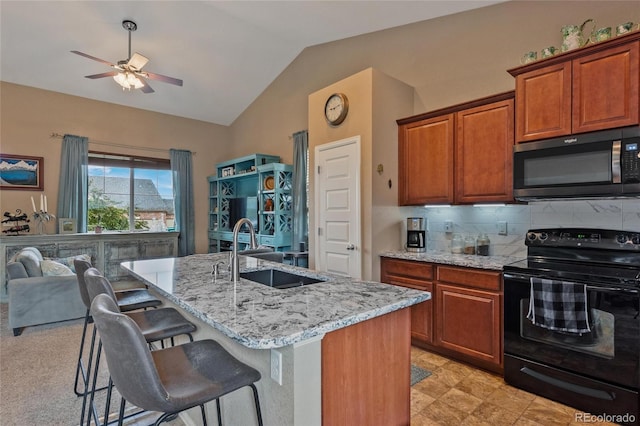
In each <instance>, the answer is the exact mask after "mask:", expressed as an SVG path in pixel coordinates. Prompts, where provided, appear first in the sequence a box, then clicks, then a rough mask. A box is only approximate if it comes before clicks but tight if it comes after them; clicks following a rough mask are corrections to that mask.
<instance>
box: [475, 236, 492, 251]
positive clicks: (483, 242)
mask: <svg viewBox="0 0 640 426" xmlns="http://www.w3.org/2000/svg"><path fill="white" fill-rule="evenodd" d="M490 243H491V241H489V236H488V235H487V234H480V235H478V238H477V239H476V254H477V255H479V256H489V244H490Z"/></svg>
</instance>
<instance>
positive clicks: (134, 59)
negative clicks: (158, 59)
mask: <svg viewBox="0 0 640 426" xmlns="http://www.w3.org/2000/svg"><path fill="white" fill-rule="evenodd" d="M147 62H149V58H147V57H146V56H143V55H141V54H139V53H138V52H136V53H134V54H133V56H131V59H129V61H128V62H127V66H128V67H131V68H133V69H134V70H136V71H140V70H141V69H142V67H144V66H145V65H146V64H147Z"/></svg>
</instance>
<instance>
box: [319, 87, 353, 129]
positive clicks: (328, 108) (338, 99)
mask: <svg viewBox="0 0 640 426" xmlns="http://www.w3.org/2000/svg"><path fill="white" fill-rule="evenodd" d="M348 112H349V100H348V99H347V96H346V95H345V94H344V93H334V94H333V95H331V96H329V99H327V102H326V103H325V104H324V116H325V117H326V119H327V122H329V124H331V125H332V126H337V125H338V124H340V123H342V122H343V121H344V119H345V118H347V113H348Z"/></svg>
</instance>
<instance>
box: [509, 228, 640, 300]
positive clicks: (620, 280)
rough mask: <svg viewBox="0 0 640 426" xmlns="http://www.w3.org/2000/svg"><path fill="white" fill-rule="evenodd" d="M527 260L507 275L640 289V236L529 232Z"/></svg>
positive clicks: (581, 230) (576, 230)
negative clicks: (534, 276) (518, 273)
mask: <svg viewBox="0 0 640 426" xmlns="http://www.w3.org/2000/svg"><path fill="white" fill-rule="evenodd" d="M525 244H526V245H527V258H526V259H524V260H521V261H518V262H515V263H511V264H509V265H505V267H504V271H505V272H526V273H528V274H531V275H536V276H540V277H548V278H558V279H563V280H567V281H581V282H589V283H594V284H596V283H602V284H607V285H619V286H626V287H634V288H640V233H636V232H628V231H616V230H607V229H590V228H554V229H537V230H530V231H529V232H528V233H527V238H526V241H525Z"/></svg>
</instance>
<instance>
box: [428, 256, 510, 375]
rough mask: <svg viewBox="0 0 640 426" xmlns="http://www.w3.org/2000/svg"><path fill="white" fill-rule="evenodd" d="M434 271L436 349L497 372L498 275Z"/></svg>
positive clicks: (455, 269) (448, 269) (499, 361)
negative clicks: (458, 355) (455, 354)
mask: <svg viewBox="0 0 640 426" xmlns="http://www.w3.org/2000/svg"><path fill="white" fill-rule="evenodd" d="M436 271H437V272H436V274H437V275H436V278H437V281H436V295H435V300H436V306H437V311H436V313H435V325H436V327H435V344H436V346H438V347H441V348H443V349H446V350H449V351H453V352H454V353H457V354H461V355H463V356H465V357H466V359H473V360H477V361H478V362H479V363H480V364H479V365H481V366H483V367H485V368H492V369H496V370H498V371H499V370H501V369H502V355H503V354H502V322H501V318H502V314H501V311H502V292H501V289H502V274H501V273H499V272H495V271H485V270H477V269H472V268H461V267H453V266H442V265H438V266H437V267H436Z"/></svg>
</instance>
